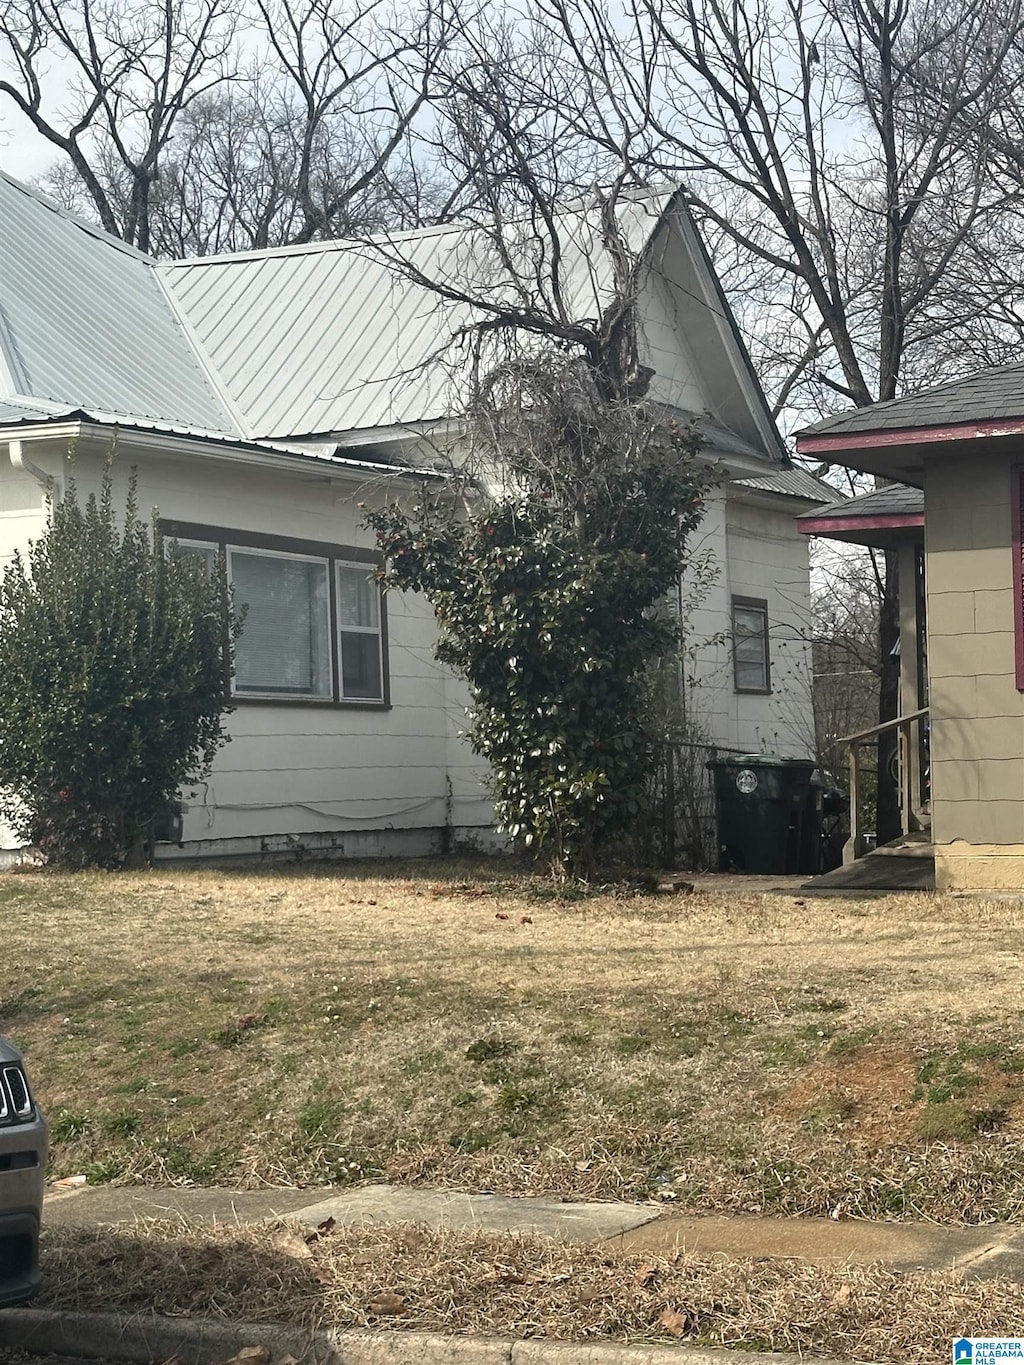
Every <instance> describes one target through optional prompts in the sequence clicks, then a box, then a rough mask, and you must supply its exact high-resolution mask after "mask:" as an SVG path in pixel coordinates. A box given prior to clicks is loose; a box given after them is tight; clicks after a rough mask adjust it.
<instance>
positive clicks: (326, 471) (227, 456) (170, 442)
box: [0, 417, 442, 482]
mask: <svg viewBox="0 0 1024 1365" xmlns="http://www.w3.org/2000/svg"><path fill="white" fill-rule="evenodd" d="M115 437H119V438H120V439H121V441H122V443H124V444H125V445H128V446H130V448H131V449H132V450H133V451H139V452H140V453H152V454H156V455H159V454H164V455H192V456H196V457H198V456H200V455H201V456H202V457H203V458H205V459H216V460H222V461H227V462H229V463H234V464H247V465H250V466H258V467H260V468H263V469H268V468H276V469H281V470H288V471H289V472H291V473H295V472H297V470H298V469H302V470H303V471H304V472H306V473H313V472H314V471H315V472H316V473H318V474H320V475H321V476H322V477H323V478H325V479H345V478H352V479H357V480H358V481H360V482H365V481H366V480H367V478H370V477H379V478H402V479H437V478H440V477H442V476H441V475H440V474H439V473H438V471H436V470H433V469H426V468H423V469H420V468H416V467H414V466H411V465H409V466H403V465H388V464H383V463H376V462H374V461H370V460H353V459H350V458H348V457H344V456H343V457H341V458H338V459H334V458H329V457H325V456H323V455H315V454H312V453H306V452H298V451H279V450H267V449H263V448H260V447H259V446H255V445H244V444H238V443H235V442H232V441H231V440H230V439H226V440H223V441H221V440H218V439H216V438H215V437H211V436H195V435H193V436H185V435H175V434H172V433H168V432H160V431H150V430H147V429H145V428H142V427H135V426H132V424H131V423H130V422H125V423H120V422H118V423H102V422H95V421H91V420H89V419H88V417H82V418H71V419H66V420H63V421H54V422H46V423H35V424H14V425H8V426H6V427H0V441H42V440H46V441H57V442H67V443H69V444H70V443H72V442H75V443H78V442H81V441H82V440H83V439H85V440H87V441H88V442H89V443H90V444H97V443H108V444H109V443H110V442H111V441H113V439H114V438H115Z"/></svg>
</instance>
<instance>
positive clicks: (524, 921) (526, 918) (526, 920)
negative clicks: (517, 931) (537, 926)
mask: <svg viewBox="0 0 1024 1365" xmlns="http://www.w3.org/2000/svg"><path fill="white" fill-rule="evenodd" d="M519 923H520V924H532V923H533V920H532V919H531V918H530V916H529V915H523V916H522V917H521V919H520V921H519Z"/></svg>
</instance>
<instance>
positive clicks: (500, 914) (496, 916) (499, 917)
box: [494, 910, 508, 919]
mask: <svg viewBox="0 0 1024 1365" xmlns="http://www.w3.org/2000/svg"><path fill="white" fill-rule="evenodd" d="M494 918H495V919H508V915H503V914H502V912H501V911H500V910H499V911H498V913H497V914H496V915H495V916H494Z"/></svg>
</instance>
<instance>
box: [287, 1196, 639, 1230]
mask: <svg viewBox="0 0 1024 1365" xmlns="http://www.w3.org/2000/svg"><path fill="white" fill-rule="evenodd" d="M660 1214H661V1210H660V1209H659V1208H657V1207H654V1206H652V1205H645V1204H612V1203H608V1204H567V1203H563V1202H561V1201H559V1200H554V1199H536V1198H526V1199H521V1198H517V1199H512V1198H507V1197H505V1196H504V1195H498V1194H461V1193H457V1192H453V1191H451V1190H419V1189H408V1188H405V1187H402V1186H398V1185H362V1186H359V1187H357V1188H355V1189H351V1190H345V1191H344V1192H342V1193H339V1194H333V1195H331V1197H330V1198H328V1199H322V1200H320V1201H319V1202H317V1203H315V1204H309V1205H307V1206H306V1207H305V1208H301V1209H296V1210H294V1211H293V1212H292V1213H291V1214H290V1215H289V1216H290V1217H292V1218H295V1219H297V1220H298V1221H299V1222H300V1223H306V1224H309V1225H311V1226H312V1227H316V1226H317V1224H318V1223H322V1222H324V1221H325V1220H326V1219H328V1218H333V1219H334V1221H335V1222H336V1223H337V1224H339V1226H341V1227H365V1226H367V1225H369V1224H374V1223H422V1224H425V1225H426V1226H427V1227H429V1228H460V1229H467V1228H480V1229H483V1230H484V1231H487V1232H527V1233H541V1234H542V1235H543V1236H545V1237H555V1238H557V1239H558V1240H559V1241H576V1242H601V1241H605V1240H607V1239H608V1238H610V1237H617V1236H619V1235H621V1234H622V1233H624V1232H628V1231H630V1230H631V1229H634V1228H639V1227H641V1226H642V1225H643V1224H645V1223H650V1222H651V1221H652V1220H653V1219H656V1218H658V1217H659V1216H660Z"/></svg>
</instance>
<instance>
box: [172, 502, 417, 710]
mask: <svg viewBox="0 0 1024 1365" xmlns="http://www.w3.org/2000/svg"><path fill="white" fill-rule="evenodd" d="M160 533H161V535H162V536H163V537H164V539H165V540H200V541H206V542H207V543H208V544H213V545H216V546H217V547H218V550H219V552H220V553H221V554H226V553H227V548H228V546H231V547H232V548H233V549H237V550H275V551H277V552H278V553H279V554H286V555H287V554H294V555H309V556H311V557H312V558H315V559H326V560H327V561H328V565H327V579H328V601H329V604H330V622H331V627H330V628H331V675H332V691H333V695H332V696H330V697H294V696H292V697H272V696H265V697H264V696H254V695H253V694H252V693H251V692H235V691H233V690H232V692H231V703H232V705H233V706H312V707H320V708H324V707H326V708H328V709H335V708H336V709H340V710H346V711H389V710H390V709H391V658H390V651H389V649H388V602H387V593H384V592H382V593H381V594H380V659H381V682H382V690H383V693H384V696H383V699H382V700H380V701H374V700H372V699H362V700H361V699H359V698H356V697H343V696H342V695H341V651H340V644H339V640H338V601H337V594H338V575H337V565H338V563H339V562H340V563H346V562H347V563H349V564H369V565H378V564H380V563H382V560H381V557H380V555H379V554H377V553H376V552H375V551H373V550H366V549H362V548H361V547H359V546H356V545H338V544H334V543H332V542H330V541H324V540H299V539H296V538H294V537H292V536H274V535H265V534H263V533H262V532H259V531H239V530H237V529H236V528H235V527H233V526H209V525H206V524H204V523H202V522H198V521H172V520H169V519H166V518H161V520H160Z"/></svg>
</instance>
